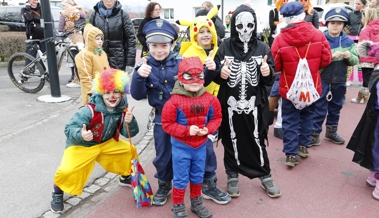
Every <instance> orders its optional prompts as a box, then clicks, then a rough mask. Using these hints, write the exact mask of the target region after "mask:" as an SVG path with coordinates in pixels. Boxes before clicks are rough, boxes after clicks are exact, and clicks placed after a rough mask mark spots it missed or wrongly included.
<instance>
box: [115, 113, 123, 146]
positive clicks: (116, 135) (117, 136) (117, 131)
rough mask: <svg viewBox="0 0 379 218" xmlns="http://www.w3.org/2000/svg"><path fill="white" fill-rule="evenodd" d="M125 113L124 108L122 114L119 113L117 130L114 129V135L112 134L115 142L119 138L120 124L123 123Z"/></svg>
mask: <svg viewBox="0 0 379 218" xmlns="http://www.w3.org/2000/svg"><path fill="white" fill-rule="evenodd" d="M125 113H126V111H125V110H124V112H122V114H121V120H120V123H119V124H118V127H117V130H116V133H115V134H114V136H113V138H114V139H115V140H116V141H117V142H118V139H119V137H120V131H121V128H122V125H123V124H124V119H125Z"/></svg>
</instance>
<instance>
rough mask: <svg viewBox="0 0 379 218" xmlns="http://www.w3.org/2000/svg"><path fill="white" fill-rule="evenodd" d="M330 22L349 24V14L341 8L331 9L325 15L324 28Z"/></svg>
mask: <svg viewBox="0 0 379 218" xmlns="http://www.w3.org/2000/svg"><path fill="white" fill-rule="evenodd" d="M330 21H342V22H344V23H345V25H346V24H347V23H348V22H349V14H348V13H347V12H346V10H345V9H343V8H332V9H330V11H328V13H326V15H325V22H326V26H328V23H329V22H330Z"/></svg>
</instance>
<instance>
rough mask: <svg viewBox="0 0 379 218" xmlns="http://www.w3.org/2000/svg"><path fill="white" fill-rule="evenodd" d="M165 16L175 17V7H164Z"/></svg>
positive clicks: (165, 17) (168, 17) (166, 17)
mask: <svg viewBox="0 0 379 218" xmlns="http://www.w3.org/2000/svg"><path fill="white" fill-rule="evenodd" d="M163 18H164V19H174V18H175V16H174V9H173V8H165V9H163Z"/></svg>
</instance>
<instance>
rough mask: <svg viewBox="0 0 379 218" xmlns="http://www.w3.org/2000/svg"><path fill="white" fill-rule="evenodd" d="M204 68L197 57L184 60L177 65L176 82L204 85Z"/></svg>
mask: <svg viewBox="0 0 379 218" xmlns="http://www.w3.org/2000/svg"><path fill="white" fill-rule="evenodd" d="M203 70H204V66H203V63H202V62H201V60H200V58H199V57H191V58H184V59H183V60H182V61H181V62H180V64H179V72H178V80H179V81H180V82H182V83H184V84H191V83H201V84H204V71H203Z"/></svg>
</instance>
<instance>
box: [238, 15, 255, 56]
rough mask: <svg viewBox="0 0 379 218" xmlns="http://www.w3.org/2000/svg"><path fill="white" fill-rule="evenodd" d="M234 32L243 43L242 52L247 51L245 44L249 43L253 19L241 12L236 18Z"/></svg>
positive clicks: (253, 25)
mask: <svg viewBox="0 0 379 218" xmlns="http://www.w3.org/2000/svg"><path fill="white" fill-rule="evenodd" d="M235 26H236V31H237V32H238V36H239V38H240V40H241V41H242V42H243V43H244V48H245V49H244V52H245V53H246V52H247V50H248V46H247V43H248V42H249V41H250V38H251V36H252V35H253V30H254V28H255V22H254V17H253V15H252V14H251V13H249V12H241V13H239V14H238V15H237V16H236V21H235Z"/></svg>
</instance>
